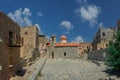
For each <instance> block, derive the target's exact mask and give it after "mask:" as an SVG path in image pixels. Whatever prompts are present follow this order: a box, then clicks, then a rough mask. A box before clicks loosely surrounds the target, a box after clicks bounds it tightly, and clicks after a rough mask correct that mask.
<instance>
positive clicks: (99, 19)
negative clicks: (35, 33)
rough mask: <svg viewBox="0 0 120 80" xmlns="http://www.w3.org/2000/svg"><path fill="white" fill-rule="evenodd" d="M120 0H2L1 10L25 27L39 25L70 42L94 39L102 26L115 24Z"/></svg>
mask: <svg viewBox="0 0 120 80" xmlns="http://www.w3.org/2000/svg"><path fill="white" fill-rule="evenodd" d="M119 9H120V0H1V1H0V10H1V11H3V12H4V13H6V14H7V15H8V16H10V17H11V18H12V19H13V20H14V21H16V22H17V23H18V24H19V25H21V26H22V27H24V26H29V25H37V26H38V27H39V29H40V33H42V34H45V35H46V36H51V35H53V34H55V35H56V37H57V41H59V37H60V36H61V35H62V34H64V35H66V36H67V37H68V41H69V42H71V41H72V42H80V41H81V42H83V41H85V42H91V41H92V39H93V36H94V34H95V32H96V31H97V30H98V27H99V26H104V27H115V26H116V22H117V20H118V19H119V18H120V10H119Z"/></svg>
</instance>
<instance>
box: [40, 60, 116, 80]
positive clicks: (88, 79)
mask: <svg viewBox="0 0 120 80" xmlns="http://www.w3.org/2000/svg"><path fill="white" fill-rule="evenodd" d="M105 70H106V66H105V65H104V64H102V65H100V66H98V65H96V64H95V63H92V62H88V61H82V60H78V59H76V60H74V59H48V60H47V62H46V64H45V66H44V68H43V70H42V71H41V74H42V75H41V76H40V77H39V80H109V77H110V76H108V74H106V73H105V72H104V71H105ZM115 80H116V79H115Z"/></svg>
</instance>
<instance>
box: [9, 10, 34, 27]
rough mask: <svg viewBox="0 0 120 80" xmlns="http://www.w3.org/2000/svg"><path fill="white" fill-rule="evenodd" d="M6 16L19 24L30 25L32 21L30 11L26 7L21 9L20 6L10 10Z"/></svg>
mask: <svg viewBox="0 0 120 80" xmlns="http://www.w3.org/2000/svg"><path fill="white" fill-rule="evenodd" d="M8 16H9V17H10V18H11V19H13V20H14V21H15V22H17V23H18V24H19V25H20V26H30V25H32V21H31V20H30V17H31V16H32V13H31V12H30V9H28V8H24V10H22V8H19V9H17V10H15V11H14V12H13V13H12V12H10V13H8Z"/></svg>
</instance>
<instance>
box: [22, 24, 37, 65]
mask: <svg viewBox="0 0 120 80" xmlns="http://www.w3.org/2000/svg"><path fill="white" fill-rule="evenodd" d="M21 36H22V37H23V38H24V40H23V41H24V42H23V46H22V47H21V53H20V58H21V59H22V61H24V62H23V63H25V64H24V65H26V64H27V63H29V62H32V61H34V60H36V59H37V58H38V57H39V31H38V28H37V27H36V26H27V27H22V28H21Z"/></svg>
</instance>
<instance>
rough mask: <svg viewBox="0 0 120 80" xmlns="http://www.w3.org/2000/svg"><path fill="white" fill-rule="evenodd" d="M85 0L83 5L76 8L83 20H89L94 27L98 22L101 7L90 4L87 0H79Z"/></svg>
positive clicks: (82, 0)
mask: <svg viewBox="0 0 120 80" xmlns="http://www.w3.org/2000/svg"><path fill="white" fill-rule="evenodd" d="M77 1H81V2H84V5H81V7H80V8H78V9H76V10H75V12H76V13H78V14H79V15H80V16H81V19H82V21H87V22H89V24H90V26H91V27H93V26H95V25H96V24H97V18H98V16H99V14H100V11H101V9H100V7H98V6H96V5H93V4H90V5H88V4H87V0H77Z"/></svg>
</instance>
